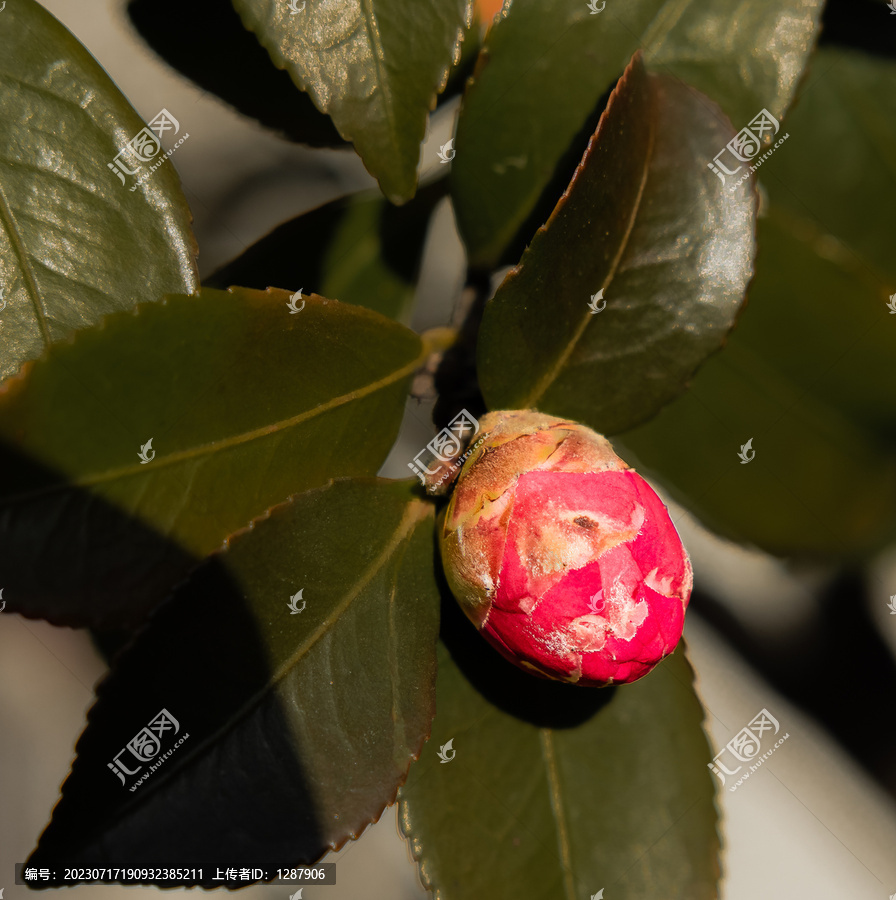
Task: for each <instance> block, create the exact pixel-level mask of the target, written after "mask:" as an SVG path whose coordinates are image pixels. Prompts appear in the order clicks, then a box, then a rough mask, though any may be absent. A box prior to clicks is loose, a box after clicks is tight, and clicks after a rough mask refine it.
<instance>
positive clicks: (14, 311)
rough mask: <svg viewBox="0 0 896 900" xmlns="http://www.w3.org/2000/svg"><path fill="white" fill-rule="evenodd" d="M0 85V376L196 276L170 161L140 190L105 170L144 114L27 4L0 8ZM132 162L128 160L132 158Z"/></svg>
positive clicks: (58, 27) (191, 284) (184, 288)
mask: <svg viewBox="0 0 896 900" xmlns="http://www.w3.org/2000/svg"><path fill="white" fill-rule="evenodd" d="M0 84H2V90H0V121H2V122H3V128H2V129H0V260H2V263H0V289H2V297H0V301H2V302H5V303H6V307H5V308H4V309H3V310H2V311H0V347H2V348H3V354H2V360H0V378H4V377H6V376H8V375H11V374H12V373H14V372H16V371H17V370H18V369H19V367H20V366H21V364H22V363H23V362H24V361H26V360H29V359H35V358H36V357H38V356H40V355H41V353H42V352H43V351H44V349H45V348H46V347H47V346H48V345H49V344H50V343H52V342H54V341H59V340H63V339H65V338H67V337H70V336H71V335H72V334H73V333H74V332H75V331H77V330H78V329H80V328H85V327H88V326H90V325H93V324H95V323H96V322H98V321H100V319H102V317H103V316H104V315H106V314H107V313H110V312H113V311H115V310H119V309H129V308H131V307H134V306H136V305H137V304H138V303H141V302H145V301H148V300H156V299H157V298H158V297H161V296H162V295H163V294H165V293H173V292H178V291H180V292H185V293H189V292H191V291H194V290H195V289H196V288H197V287H198V284H199V281H198V275H197V271H196V262H195V253H196V247H195V240H194V238H193V234H192V232H191V230H190V210H189V208H188V207H187V202H186V200H185V199H184V196H183V193H182V192H181V188H180V181H179V180H178V177H177V172H175V170H174V166H173V165H172V161H171V160H167V161H164V162H162V164H161V167H160V168H159V169H158V170H157V171H156V172H154V173H152V174H151V175H148V177H146V180H145V181H144V182H143V184H142V185H141V186H140V187H139V188H138V189H137V190H136V191H131V190H129V187H131V186H133V183H134V179H133V178H131V179H129V181H128V184H127V186H126V185H124V184H122V182H121V181H120V180H119V178H118V176H117V175H116V174H115V173H114V172H113V171H112V170H111V169H110V168H108V165H109V164H110V163H112V162H113V160H114V159H115V158H116V156H117V155H118V154H119V152H121V151H122V150H124V148H125V146H126V145H127V142H128V141H130V140H131V139H132V138H134V137H135V136H136V135H137V134H138V133H139V132H140V131H141V130H142V129H143V128H144V127H145V126H144V122H143V121H142V120H141V119H140V117H139V116H138V115H137V113H136V112H135V111H134V109H133V107H131V105H130V104H129V103H128V102H127V100H125V98H124V97H123V96H122V95H121V93H120V92H119V90H118V88H117V87H116V86H115V85H114V84H113V82H112V80H111V79H110V78H109V76H108V75H106V73H105V72H104V71H103V70H102V69H101V68H100V66H99V65H98V64H97V62H96V60H95V59H94V58H93V57H92V56H91V55H90V54H89V53H88V52H87V50H85V49H84V47H83V46H82V45H81V44H80V43H78V41H77V40H76V39H75V37H74V36H73V35H72V34H71V33H69V32H68V31H67V30H66V29H65V28H64V27H63V25H62V24H60V23H59V22H58V21H57V20H56V19H54V18H53V17H52V16H51V15H50V14H49V13H48V12H47V11H46V10H45V9H44V8H43V7H42V6H40V5H39V4H38V3H35V2H34V0H16V2H15V3H7V5H6V9H5V10H4V11H3V17H2V23H0ZM172 113H173V114H174V116H175V117H177V116H178V115H182V114H181V113H180V111H179V110H172ZM186 132H187V125H186V123H185V122H184V124H182V125H180V133H181V135H183V134H184V133H186ZM166 139H167V138H166ZM159 159H160V157H156V162H158V160H159ZM128 164H129V167H130V168H134V166H135V164H134V162H133V160H132V159H131V157H128ZM149 165H150V163H145V164H144V165H143V169H144V170H145V169H148V167H149ZM138 171H139V170H138ZM123 177H124V176H123ZM2 302H0V305H2Z"/></svg>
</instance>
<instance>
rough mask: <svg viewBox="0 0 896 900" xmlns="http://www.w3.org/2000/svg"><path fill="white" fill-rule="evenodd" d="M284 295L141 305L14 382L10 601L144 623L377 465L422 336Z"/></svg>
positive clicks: (26, 608)
mask: <svg viewBox="0 0 896 900" xmlns="http://www.w3.org/2000/svg"><path fill="white" fill-rule="evenodd" d="M289 300H290V295H289V294H288V293H287V292H285V291H277V290H272V291H269V292H265V293H262V292H257V291H250V290H245V289H241V288H234V289H233V290H232V291H229V292H221V291H214V290H204V291H203V292H202V294H201V295H199V296H194V297H177V296H175V297H171V298H168V299H167V300H166V301H165V302H163V303H160V304H146V305H144V306H141V307H140V308H139V310H138V312H137V314H136V315H133V314H125V313H121V314H118V315H117V316H113V317H110V318H109V319H107V320H106V321H105V322H104V323H103V325H102V326H101V327H98V328H95V329H92V330H89V331H83V332H81V333H79V335H78V336H77V338H76V340H75V341H74V342H73V343H71V344H62V345H54V347H52V348H51V350H50V353H49V355H48V356H47V357H46V358H45V359H42V360H39V361H38V362H36V363H32V364H30V365H29V366H28V367H26V369H25V371H24V375H23V377H20V378H16V379H11V380H10V381H8V382H7V385H6V388H7V389H6V392H5V394H0V440H2V441H3V454H2V459H0V543H2V544H3V547H4V553H3V555H2V561H0V584H3V585H4V586H5V587H6V589H7V590H6V594H5V596H4V598H5V599H6V600H7V601H9V607H10V608H11V609H14V610H16V611H19V612H23V613H25V614H26V615H34V616H37V615H40V616H44V617H47V618H49V619H50V620H51V621H54V622H55V621H58V622H64V623H66V624H69V623H89V624H92V625H96V626H100V625H105V626H110V625H114V624H125V623H129V622H135V621H139V620H140V619H141V618H142V617H143V616H144V614H145V613H146V610H147V608H148V607H149V606H151V605H152V604H153V603H155V602H157V601H158V600H159V599H160V593H161V595H162V596H164V594H165V593H166V592H167V590H168V589H169V588H170V587H171V585H172V584H173V583H174V582H175V581H177V580H178V579H179V578H180V577H182V575H183V573H184V572H185V571H186V569H188V568H189V566H190V565H191V564H194V563H195V562H196V561H198V560H201V559H202V558H204V557H205V556H206V555H207V554H208V553H210V552H211V551H212V550H214V549H215V548H216V547H218V546H219V545H220V543H221V541H222V540H224V538H225V537H226V536H227V535H229V534H231V533H232V532H234V531H236V530H237V529H239V528H242V527H243V526H245V524H246V523H247V522H249V521H250V520H251V519H253V518H254V517H255V516H258V515H260V514H261V513H262V512H263V511H264V510H265V509H267V508H268V507H270V506H271V505H273V504H274V503H278V502H280V501H282V500H283V499H284V498H286V497H288V496H289V495H290V494H292V493H296V492H298V491H303V490H307V489H308V488H311V487H315V486H318V485H321V484H324V483H325V482H326V481H328V480H329V479H330V478H333V477H336V476H352V475H372V474H375V473H376V471H377V469H378V467H379V466H380V465H381V464H382V462H383V460H384V459H385V457H386V454H387V453H388V452H389V449H390V447H391V445H392V442H393V441H394V440H395V436H396V433H397V431H398V426H399V423H400V421H401V417H402V413H403V410H404V402H405V396H406V392H407V386H408V384H409V381H410V378H411V376H412V374H413V372H414V369H415V368H416V367H417V366H418V365H419V359H418V357H420V355H421V352H422V351H421V344H420V340H419V338H418V337H417V336H416V335H415V334H413V333H412V332H410V331H408V330H407V329H406V328H404V327H403V326H401V325H398V324H397V323H395V322H392V321H390V320H388V319H386V318H384V317H382V316H380V315H378V314H376V313H373V312H370V311H369V310H365V309H360V308H358V307H353V306H349V305H347V304H340V303H337V302H336V301H334V300H325V299H323V298H321V297H316V296H307V297H303V299H302V303H303V304H304V305H298V304H297V302H296V301H293V306H294V307H297V308H299V309H300V312H298V313H296V314H293V313H292V312H290V309H289V308H288V306H287V302H288V301H289ZM150 440H151V441H152V444H151V446H148V447H147V443H148V442H149V441H150ZM144 460H146V461H144Z"/></svg>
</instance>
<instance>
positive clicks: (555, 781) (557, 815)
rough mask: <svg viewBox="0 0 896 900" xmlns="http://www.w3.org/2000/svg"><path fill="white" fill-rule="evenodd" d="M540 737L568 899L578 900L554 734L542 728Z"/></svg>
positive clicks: (539, 733)
mask: <svg viewBox="0 0 896 900" xmlns="http://www.w3.org/2000/svg"><path fill="white" fill-rule="evenodd" d="M538 737H539V740H540V742H541V756H542V759H543V760H544V767H545V772H546V775H547V780H548V790H549V793H550V798H551V809H552V810H553V813H554V821H555V822H556V823H557V839H558V843H559V845H560V864H561V866H562V868H563V886H564V888H565V890H566V897H567V900H576V893H575V882H574V881H573V877H572V850H571V847H570V843H569V829H568V827H567V823H566V814H565V812H564V810H563V799H562V791H561V789H560V773H559V772H558V771H557V759H556V755H555V753H554V735H553V732H552V731H551V730H550V729H548V728H541V729H539V731H538Z"/></svg>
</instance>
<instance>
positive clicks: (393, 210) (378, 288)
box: [206, 178, 446, 324]
mask: <svg viewBox="0 0 896 900" xmlns="http://www.w3.org/2000/svg"><path fill="white" fill-rule="evenodd" d="M445 190H446V180H445V179H444V178H443V179H440V180H439V181H435V182H432V183H430V184H428V185H425V186H424V187H422V188H421V189H420V190H419V191H418V192H417V195H416V196H415V197H414V199H413V200H412V201H411V202H410V203H407V204H405V205H404V206H401V207H395V206H393V205H392V204H391V203H389V202H388V201H386V200H385V199H384V198H383V196H382V195H381V194H380V193H379V192H369V193H364V194H358V195H355V196H353V197H348V198H340V199H339V200H334V201H333V202H332V203H327V204H324V205H323V206H320V207H318V208H317V209H313V210H311V212H307V213H305V214H304V215H301V216H298V217H297V218H295V219H292V220H291V221H290V222H286V223H285V224H283V225H280V226H278V227H277V228H275V229H274V230H273V231H272V232H271V233H270V234H267V235H265V236H264V237H263V238H262V239H261V240H260V241H258V242H257V243H255V244H253V245H252V246H251V247H249V249H248V250H246V251H245V253H243V254H242V255H241V256H239V257H238V258H237V259H235V260H234V261H233V262H230V263H228V264H227V265H226V266H224V268H222V269H220V270H219V271H217V272H216V273H215V274H214V275H212V276H211V278H209V279H206V284H208V285H211V286H212V287H221V288H223V287H227V286H228V285H231V284H242V285H246V286H248V287H257V288H264V287H266V286H267V285H269V284H271V283H274V284H279V285H282V286H289V285H293V286H298V287H304V288H305V289H306V290H311V291H314V292H315V293H318V294H321V295H322V296H324V297H335V298H336V299H337V300H340V301H342V302H346V303H354V304H355V305H356V306H365V307H367V308H368V309H373V310H375V311H376V312H380V313H382V314H383V315H384V316H389V317H390V318H393V319H397V320H398V321H400V322H403V323H405V324H408V323H409V322H410V319H411V314H412V312H413V304H414V297H415V294H416V291H417V277H418V275H419V273H420V263H421V260H422V256H423V248H424V245H425V243H426V235H427V230H428V226H429V220H430V217H431V216H432V212H433V209H434V208H435V206H436V204H437V203H438V202H439V201H440V200H441V199H442V198H443V197H444V196H445Z"/></svg>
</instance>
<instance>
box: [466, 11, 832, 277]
mask: <svg viewBox="0 0 896 900" xmlns="http://www.w3.org/2000/svg"><path fill="white" fill-rule="evenodd" d="M823 5H824V4H823V0H784V2H782V0H757V2H754V3H751V4H749V6H748V7H745V6H744V4H743V3H741V2H740V0H719V2H715V3H681V2H678V0H624V2H620V0H606V7H605V8H604V10H603V12H602V13H600V14H599V15H591V13H590V12H589V9H588V5H587V4H586V3H585V2H584V0H581V2H576V3H572V2H569V0H513V3H512V4H511V6H510V9H509V11H508V13H507V16H506V17H505V18H504V19H503V20H500V21H498V22H497V24H496V25H495V26H494V27H493V28H492V30H491V32H490V33H489V36H488V38H487V39H486V47H485V53H486V59H487V64H485V65H483V66H482V67H481V71H480V72H479V73H478V74H477V77H476V80H475V81H474V83H473V84H472V85H471V87H470V88H469V89H468V91H467V94H466V97H465V98H464V104H463V108H462V111H461V115H460V117H459V119H458V125H457V143H456V148H457V155H456V157H455V160H454V164H453V167H452V168H453V171H452V195H453V197H454V201H455V208H456V214H457V221H458V226H459V228H460V231H461V234H462V235H463V238H464V241H465V243H466V245H467V249H468V252H469V254H470V258H471V260H472V261H473V263H474V264H475V265H476V266H480V267H493V266H495V265H496V264H497V263H498V262H499V261H500V260H501V258H502V254H503V252H504V251H505V248H507V247H508V245H510V244H511V242H513V241H514V238H515V237H516V238H520V236H521V237H522V239H523V240H525V239H527V238H528V236H529V234H531V233H532V231H534V229H535V228H536V227H537V226H538V225H540V224H541V222H542V221H544V217H543V216H539V217H538V219H537V221H534V222H532V221H530V216H532V215H533V211H534V210H535V209H536V205H537V203H538V201H539V198H540V197H542V196H543V195H544V192H545V191H546V190H547V189H548V188H549V186H550V185H551V183H552V180H553V179H555V178H556V177H557V176H558V174H559V176H560V188H558V190H557V192H555V193H552V194H551V195H550V197H549V205H548V210H549V209H550V208H551V206H552V205H553V203H554V198H555V197H556V195H557V193H559V190H560V189H562V185H564V184H565V183H566V182H567V181H568V179H569V175H570V173H571V172H572V169H573V168H574V167H575V164H576V162H577V161H578V159H579V157H580V156H581V153H582V148H583V146H584V144H585V143H586V141H587V139H588V136H589V135H590V134H591V132H592V131H593V130H594V118H595V116H596V114H597V113H599V112H600V107H599V102H600V99H601V97H603V96H605V95H606V92H607V91H608V90H609V88H610V87H611V86H612V83H613V80H614V79H615V78H617V77H618V76H619V74H620V73H621V71H622V70H623V68H624V67H625V65H626V63H627V62H628V60H629V58H630V57H631V55H632V54H633V53H634V52H635V51H636V50H637V49H638V48H639V47H640V48H644V50H645V52H646V54H647V56H646V59H647V63H648V65H649V66H650V67H651V68H653V69H661V70H663V71H664V72H667V73H668V74H671V75H672V76H674V77H676V78H680V79H682V80H683V81H685V82H687V83H688V84H690V85H692V86H694V87H696V88H697V89H699V90H701V91H702V92H703V93H705V94H706V95H708V96H709V97H711V98H712V99H713V100H715V101H716V102H718V103H719V105H720V106H721V107H722V109H723V110H724V111H725V113H726V114H727V115H728V116H729V117H730V118H731V120H732V122H733V123H734V125H735V128H736V129H740V128H742V127H743V126H745V125H746V124H747V122H748V121H749V120H750V119H752V118H753V116H755V115H756V114H757V113H758V112H759V111H760V110H761V109H763V108H767V109H769V110H770V111H771V112H772V113H773V114H775V115H776V116H777V117H778V118H780V117H781V115H782V114H783V113H784V111H785V110H786V109H787V107H788V106H789V104H790V102H791V99H792V98H793V95H794V92H795V91H796V87H797V84H798V81H799V78H800V75H801V73H802V70H803V66H804V65H805V63H806V59H807V57H808V54H809V52H810V50H811V48H812V45H813V43H814V40H815V35H816V33H817V29H818V19H819V16H820V14H821V9H822V7H823ZM681 137H682V140H683V141H684V140H686V139H687V138H686V134H685V130H684V129H682V131H681ZM723 146H724V144H722V145H721V146H720V147H719V148H717V149H716V150H714V151H713V154H712V155H713V156H714V155H715V153H716V152H717V151H718V150H720V149H721V148H722V147H723ZM710 158H712V157H710ZM707 161H708V160H707ZM515 255H518V254H515ZM513 258H515V256H514V257H511V260H510V261H513Z"/></svg>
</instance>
